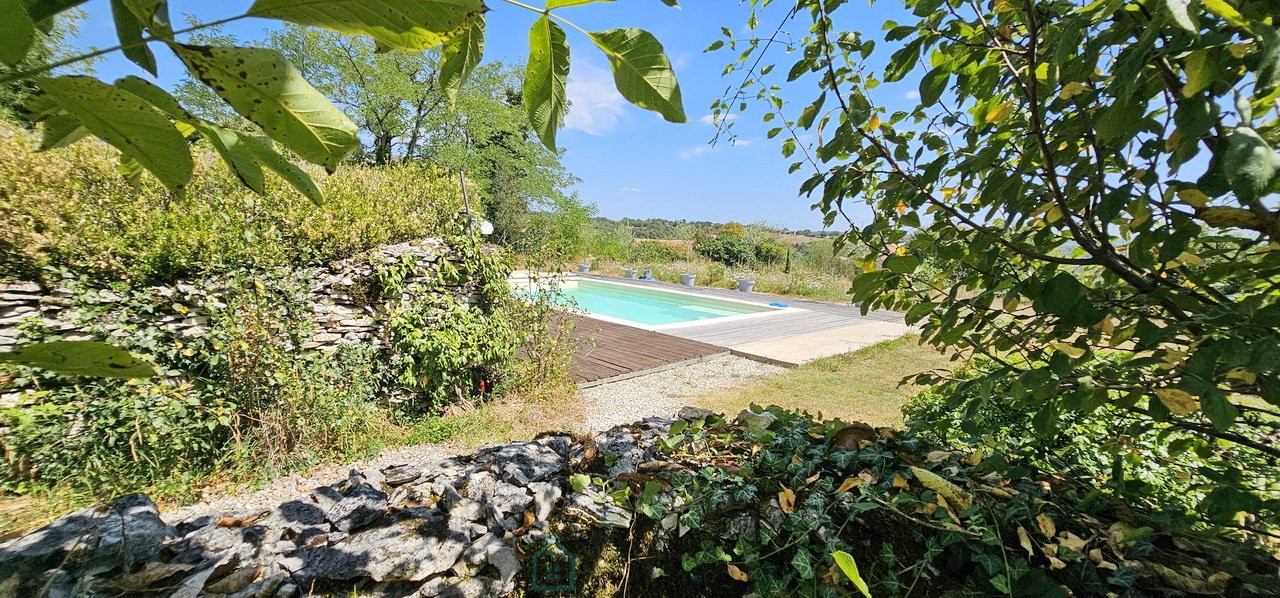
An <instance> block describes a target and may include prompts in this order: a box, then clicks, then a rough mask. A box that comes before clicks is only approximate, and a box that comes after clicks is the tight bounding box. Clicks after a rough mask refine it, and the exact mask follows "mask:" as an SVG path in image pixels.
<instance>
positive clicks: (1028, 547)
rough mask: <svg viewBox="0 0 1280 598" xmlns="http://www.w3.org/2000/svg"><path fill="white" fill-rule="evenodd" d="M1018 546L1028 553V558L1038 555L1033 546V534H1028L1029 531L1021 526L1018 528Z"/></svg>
mask: <svg viewBox="0 0 1280 598" xmlns="http://www.w3.org/2000/svg"><path fill="white" fill-rule="evenodd" d="M1018 545H1019V546H1021V547H1022V549H1023V550H1025V551H1027V556H1035V555H1036V551H1035V548H1034V547H1033V545H1032V544H1031V534H1028V533H1027V530H1025V529H1023V527H1022V526H1021V525H1019V526H1018Z"/></svg>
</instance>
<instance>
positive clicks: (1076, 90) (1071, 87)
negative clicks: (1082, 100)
mask: <svg viewBox="0 0 1280 598" xmlns="http://www.w3.org/2000/svg"><path fill="white" fill-rule="evenodd" d="M1086 91H1089V88H1088V87H1085V85H1084V84H1083V83H1080V82H1077V81H1072V82H1070V83H1068V84H1066V85H1063V86H1062V91H1059V92H1058V97H1060V98H1062V99H1064V100H1069V99H1071V98H1074V97H1076V96H1078V95H1080V94H1082V93H1084V92H1086Z"/></svg>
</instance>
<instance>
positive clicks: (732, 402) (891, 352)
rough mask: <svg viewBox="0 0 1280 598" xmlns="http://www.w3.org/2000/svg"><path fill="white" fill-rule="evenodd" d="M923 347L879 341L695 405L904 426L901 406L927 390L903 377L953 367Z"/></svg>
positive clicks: (914, 341)
mask: <svg viewBox="0 0 1280 598" xmlns="http://www.w3.org/2000/svg"><path fill="white" fill-rule="evenodd" d="M919 343H920V337H918V336H915V335H909V336H904V337H902V338H899V339H895V340H891V341H885V342H882V343H877V344H875V345H871V346H870V347H866V348H864V349H860V350H858V351H854V352H852V353H845V354H843V355H836V356H834V357H827V358H825V359H819V360H817V361H813V362H810V363H808V364H805V365H802V366H800V367H798V368H795V369H792V370H789V371H787V372H786V373H784V374H782V375H779V376H772V377H768V378H762V379H759V380H757V381H756V382H754V383H752V384H750V385H748V386H745V387H739V388H730V389H725V390H719V391H715V392H711V393H708V394H705V395H702V396H700V397H696V398H694V399H693V403H694V404H695V405H698V406H700V407H705V408H707V409H712V410H714V411H720V412H724V413H727V414H729V415H734V414H736V413H738V412H739V411H741V410H742V409H745V408H746V407H747V406H749V405H751V404H752V403H755V404H757V405H779V406H781V407H784V408H786V409H791V410H804V411H808V412H810V413H814V414H817V413H821V414H822V417H823V418H839V419H841V420H844V421H861V422H866V423H868V424H870V425H873V426H893V427H901V426H902V425H903V417H902V406H903V405H904V404H905V403H906V402H907V400H908V399H910V398H911V397H912V396H915V394H916V393H918V392H920V391H921V390H923V389H922V387H918V386H914V385H911V384H905V385H904V384H900V383H901V381H902V379H903V378H905V377H907V376H912V375H914V374H918V373H921V372H924V371H928V370H932V369H938V368H949V367H951V365H952V364H951V362H950V359H949V358H948V356H947V355H945V354H943V353H939V352H937V351H936V350H934V349H933V348H931V347H928V346H922V345H920V344H919Z"/></svg>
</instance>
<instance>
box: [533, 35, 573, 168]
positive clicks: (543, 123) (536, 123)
mask: <svg viewBox="0 0 1280 598" xmlns="http://www.w3.org/2000/svg"><path fill="white" fill-rule="evenodd" d="M568 78H569V44H567V43H565V39H564V29H561V28H560V26H559V25H556V24H555V23H553V22H551V19H548V18H547V17H546V15H543V16H541V17H539V18H538V20H537V21H534V22H533V27H532V28H531V29H529V64H528V65H526V66H525V75H524V109H525V111H526V113H527V114H528V115H529V123H530V124H532V125H533V129H534V131H537V133H538V138H539V139H541V140H542V144H543V145H545V146H547V148H548V149H550V150H551V151H555V149H556V129H558V128H559V127H560V119H561V115H562V114H563V113H564V110H565V92H564V86H565V82H566V80H567V79H568Z"/></svg>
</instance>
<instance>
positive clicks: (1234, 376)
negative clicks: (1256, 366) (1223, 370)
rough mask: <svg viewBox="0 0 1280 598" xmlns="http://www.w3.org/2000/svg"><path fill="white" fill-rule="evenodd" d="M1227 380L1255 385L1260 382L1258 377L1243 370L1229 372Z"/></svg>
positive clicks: (1237, 369) (1236, 369)
mask: <svg viewBox="0 0 1280 598" xmlns="http://www.w3.org/2000/svg"><path fill="white" fill-rule="evenodd" d="M1227 379H1228V380H1234V381H1236V382H1239V383H1241V384H1253V383H1255V382H1257V381H1258V375H1257V374H1255V373H1253V372H1250V371H1249V370H1246V369H1243V368H1235V369H1233V370H1231V371H1229V372H1227Z"/></svg>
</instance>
